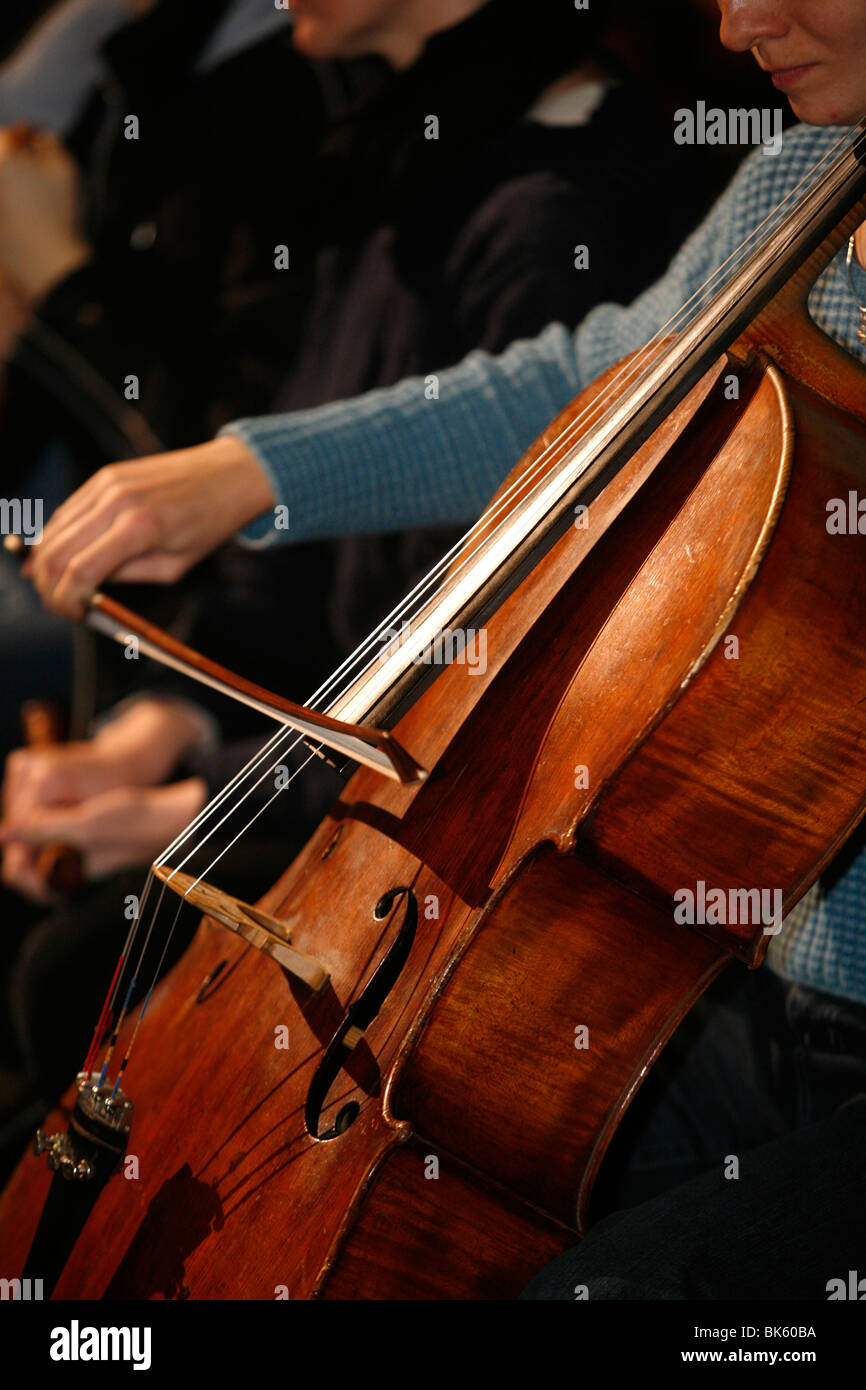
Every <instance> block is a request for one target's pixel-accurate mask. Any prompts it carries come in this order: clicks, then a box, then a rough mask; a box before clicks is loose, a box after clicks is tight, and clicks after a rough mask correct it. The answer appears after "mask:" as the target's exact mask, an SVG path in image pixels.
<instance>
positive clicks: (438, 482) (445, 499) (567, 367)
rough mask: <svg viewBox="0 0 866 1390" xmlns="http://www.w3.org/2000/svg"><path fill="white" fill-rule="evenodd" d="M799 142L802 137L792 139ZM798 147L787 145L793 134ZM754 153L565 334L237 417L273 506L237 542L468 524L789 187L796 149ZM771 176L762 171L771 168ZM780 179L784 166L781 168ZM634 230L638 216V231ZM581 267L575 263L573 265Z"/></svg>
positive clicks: (234, 426)
mask: <svg viewBox="0 0 866 1390" xmlns="http://www.w3.org/2000/svg"><path fill="white" fill-rule="evenodd" d="M794 143H795V145H796V142H794ZM789 148H790V145H789ZM783 162H786V161H785V157H784V155H783V156H782V157H781V158H779V159H774V160H772V161H770V160H768V159H767V158H766V157H764V156H763V152H762V151H761V150H757V151H755V152H754V153H753V154H752V155H750V156H749V157H748V158H747V159H746V160H744V162H743V164H742V165H741V166H740V169H739V171H738V172H737V174H736V175H735V177H734V179H733V181H732V183H731V184H730V185H729V187H728V189H727V190H726V191H725V193H723V194H722V196H721V198H720V199H719V200H718V201H717V202H716V204H715V206H714V207H713V208H712V209H711V211H710V212H709V214H708V215H707V217H706V218H705V220H704V222H703V223H702V224H701V225H700V227H698V228H697V229H696V230H695V231H694V232H693V233H692V235H691V236H690V237H689V238H688V240H687V241H686V242H685V243H684V244H683V246H682V247H681V249H680V251H679V252H678V253H677V255H676V256H675V257H674V259H673V261H672V262H671V264H670V266H669V267H668V270H667V271H666V272H665V274H664V275H663V276H662V278H661V279H660V280H658V281H657V282H656V283H655V285H653V286H651V287H650V288H649V289H648V290H646V291H645V292H644V293H643V294H642V295H641V296H640V297H639V298H638V299H636V300H635V301H634V303H632V304H631V305H630V306H629V307H627V308H625V307H623V306H621V305H616V304H602V305H599V306H597V307H596V308H595V309H593V310H592V311H591V312H590V313H589V314H588V315H587V316H586V318H585V319H584V320H583V322H582V323H581V324H580V325H579V327H578V328H577V329H576V330H575V331H574V332H571V331H569V330H568V329H567V328H565V327H564V326H563V325H562V324H551V325H550V326H549V327H547V328H546V329H545V330H544V331H543V332H542V333H541V334H539V335H538V336H537V337H536V338H533V339H525V340H521V341H519V342H515V343H512V345H511V346H510V347H509V348H508V349H507V350H506V351H505V352H503V353H501V354H500V355H499V356H495V357H494V356H491V355H490V354H488V353H485V352H479V351H476V352H471V353H470V354H469V355H468V356H467V357H465V358H464V359H463V361H462V362H461V363H459V364H458V365H457V366H455V367H452V368H449V369H448V370H447V371H443V372H441V373H439V374H437V375H435V376H433V375H431V376H428V377H426V378H425V377H420V376H419V377H410V378H407V379H406V380H405V381H402V382H400V383H399V384H398V385H396V386H393V387H388V388H386V389H384V390H377V391H371V392H368V393H366V394H364V395H362V396H358V397H356V398H354V399H352V400H349V401H340V402H337V403H335V404H332V405H326V406H321V407H318V408H316V409H314V410H304V411H297V412H293V413H291V414H286V415H272V416H265V417H262V418H258V419H246V420H238V421H234V422H233V423H231V424H229V425H227V426H225V428H224V430H223V431H222V433H224V434H225V433H230V434H234V435H236V436H238V437H239V438H240V439H242V440H243V442H244V443H245V444H246V445H247V446H248V448H250V449H251V450H252V452H253V453H254V454H255V456H256V458H257V459H258V460H259V462H260V464H261V466H262V468H263V469H264V471H265V473H266V475H267V477H268V480H269V482H270V483H271V486H272V489H273V492H274V496H275V497H276V499H277V502H278V504H281V505H283V506H285V507H288V509H289V520H288V526H287V527H286V526H285V521H284V514H283V518H281V525H280V529H278V528H277V527H275V525H274V517H273V516H272V515H271V514H269V513H266V514H264V515H263V516H261V517H258V518H256V519H255V520H254V521H253V522H251V523H250V525H249V526H247V527H246V528H245V530H244V531H242V532H241V533H240V536H239V539H240V541H241V543H242V544H245V545H247V546H251V547H260V548H266V547H270V546H273V545H279V544H286V543H292V542H297V541H304V540H312V539H317V538H324V537H331V536H336V535H342V534H346V533H361V532H377V531H380V532H381V531H394V530H400V529H403V528H407V527H415V526H434V525H447V524H454V523H458V524H464V523H468V522H471V521H472V520H473V519H474V518H475V517H476V516H477V515H478V514H479V512H480V511H481V509H482V508H483V507H484V505H485V504H486V502H487V501H488V499H489V498H490V496H491V494H492V493H493V492H494V491H495V490H496V488H497V487H498V485H499V484H500V482H501V481H502V479H503V478H504V477H505V476H506V474H507V473H508V472H509V470H510V469H511V468H512V467H513V465H514V464H515V462H516V461H517V460H518V458H519V457H520V455H521V454H522V453H523V451H524V450H525V449H526V448H527V447H528V446H529V445H530V444H531V443H532V441H533V440H534V439H535V438H536V437H537V436H538V434H539V433H540V432H541V430H542V429H543V428H544V427H545V426H546V425H547V424H549V422H550V420H551V419H552V418H553V416H554V415H555V414H556V413H557V412H558V411H560V410H561V409H562V408H563V407H564V406H566V405H567V404H568V402H569V401H570V400H572V399H573V398H574V396H575V395H577V394H578V392H579V391H580V390H582V388H583V387H584V386H585V385H587V384H588V383H589V382H591V381H592V380H593V379H594V378H595V377H596V376H597V375H598V374H599V373H600V372H601V371H603V370H604V369H605V368H606V367H608V366H610V365H611V364H612V363H614V362H616V361H618V360H619V359H620V358H622V357H624V356H625V355H626V354H627V353H630V352H633V351H635V350H637V349H638V348H639V347H641V346H642V345H643V344H644V343H646V342H647V341H648V340H649V339H650V338H651V337H652V336H653V335H654V334H656V333H658V332H670V331H673V327H674V326H675V324H673V323H672V321H673V320H675V316H677V315H678V313H679V311H680V310H681V308H682V306H683V305H684V304H685V303H686V301H687V300H689V299H690V297H691V296H692V295H695V294H700V293H701V292H702V291H704V293H706V292H705V289H704V287H705V286H707V283H708V282H710V288H712V284H713V278H714V276H715V273H716V272H717V271H718V270H719V268H720V267H722V266H723V265H724V263H725V262H726V261H727V259H728V257H729V256H731V255H732V253H733V252H734V251H736V249H737V248H738V247H739V245H740V243H741V241H742V240H743V238H744V237H745V236H746V235H747V234H748V232H749V230H750V229H751V228H752V227H753V226H754V225H755V223H757V222H760V220H761V218H760V216H759V215H758V216H755V215H754V214H755V213H756V211H759V210H760V209H761V208H762V207H763V205H764V204H765V203H766V194H767V191H768V188H767V185H768V183H771V184H772V185H773V189H772V190H771V191H772V192H775V191H776V190H777V189H778V187H779V186H780V185H781V186H783V187H784V186H785V185H786V184H787V186H788V187H792V186H793V184H794V183H795V182H796V179H797V176H798V174H799V172H800V168H799V162H798V160H797V159H796V158H794V159H789V160H788V161H787V162H786V163H787V167H786V168H785V169H784V170H782V169H780V168H779V167H778V166H779V165H781V164H783ZM769 164H772V165H775V166H776V168H774V169H773V171H772V173H773V175H774V176H775V177H774V178H772V179H771V180H768V179H767V174H768V172H769V170H768V169H767V165H769ZM780 176H781V177H780ZM639 234H640V227H639V224H638V225H636V228H635V235H636V236H637V235H639ZM576 273H577V272H576Z"/></svg>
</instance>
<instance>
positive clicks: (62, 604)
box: [24, 435, 274, 618]
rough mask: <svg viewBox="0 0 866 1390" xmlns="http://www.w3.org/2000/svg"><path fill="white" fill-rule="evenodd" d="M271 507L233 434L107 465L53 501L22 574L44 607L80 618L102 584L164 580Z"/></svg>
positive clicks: (265, 485)
mask: <svg viewBox="0 0 866 1390" xmlns="http://www.w3.org/2000/svg"><path fill="white" fill-rule="evenodd" d="M273 505H274V496H273V493H272V490H271V486H270V483H269V482H268V479H267V477H266V476H265V473H264V472H263V470H262V468H261V466H260V464H259V463H258V461H257V459H256V457H255V455H254V454H252V453H251V452H250V450H249V449H248V448H247V447H246V445H245V444H243V443H242V442H241V441H240V440H239V439H237V438H235V436H233V435H223V436H221V437H220V438H219V439H214V440H212V441H211V442H210V443H207V444H199V445H196V446H195V447H194V448H191V449H177V450H175V451H173V452H172V453H168V454H154V455H151V456H150V457H148V458H143V459H135V460H133V461H132V462H129V463H115V464H110V465H109V466H108V467H107V468H101V469H100V470H99V472H98V473H94V475H93V477H92V478H89V479H88V481H87V482H86V483H85V484H84V485H83V487H80V488H79V489H78V491H77V492H74V493H73V494H72V496H71V497H69V498H68V499H67V501H66V502H64V503H63V505H62V506H61V507H58V509H57V511H56V512H55V513H54V515H53V516H52V517H51V520H50V521H49V522H48V525H47V526H46V527H45V530H44V531H43V533H42V540H41V541H40V543H39V544H38V545H37V546H35V547H33V551H32V552H31V555H30V558H29V559H28V561H27V564H26V565H25V566H24V573H25V574H26V575H27V576H28V577H30V578H32V580H33V582H34V584H35V585H36V588H37V589H38V591H39V594H40V596H41V598H42V600H43V602H44V604H45V606H46V607H47V608H50V609H51V610H52V612H54V613H59V614H60V615H61V616H62V617H65V618H81V617H82V616H83V614H84V611H85V608H86V606H87V602H88V600H89V598H90V597H91V595H92V594H93V593H94V592H95V590H96V589H97V588H98V587H99V585H100V584H101V583H102V582H103V581H104V580H106V579H112V580H120V581H125V582H128V583H131V584H132V583H156V584H173V583H174V582H175V581H176V580H177V579H179V578H180V577H181V575H183V574H185V573H186V571H187V570H188V569H190V568H191V567H192V566H193V565H194V564H196V563H197V562H198V561H199V560H201V559H202V558H203V557H204V556H205V555H207V554H208V553H209V552H210V551H211V550H214V549H215V548H216V546H218V545H219V544H220V543H221V542H222V541H224V540H226V539H227V538H228V537H229V536H231V535H233V534H234V532H235V531H237V530H239V529H240V528H241V527H242V526H245V525H246V523H247V522H248V521H251V520H252V519H253V517H255V516H259V515H260V514H261V513H262V512H264V511H267V510H268V509H269V508H270V507H272V506H273Z"/></svg>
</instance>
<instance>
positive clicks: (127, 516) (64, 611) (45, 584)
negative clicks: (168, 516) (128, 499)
mask: <svg viewBox="0 0 866 1390" xmlns="http://www.w3.org/2000/svg"><path fill="white" fill-rule="evenodd" d="M96 529H97V531H98V534H97V535H96V536H95V537H94V538H93V539H91V536H92V533H93V530H94V527H93V526H87V527H79V526H70V527H68V528H66V529H65V531H64V532H63V533H61V535H60V536H59V537H58V539H57V540H56V542H54V544H53V545H52V547H51V549H50V550H48V551H47V552H46V553H45V554H40V553H39V551H37V554H36V555H35V556H34V559H33V563H32V577H33V580H34V583H35V584H36V587H37V589H38V590H39V594H40V596H41V598H42V601H43V603H44V604H45V606H46V607H47V608H50V609H51V611H52V612H53V613H59V614H60V615H61V617H64V618H81V617H82V616H83V615H84V612H85V610H86V608H87V603H88V600H89V599H90V597H91V596H92V594H93V593H94V592H95V591H96V589H97V588H98V587H99V585H100V584H101V583H102V581H103V580H104V579H106V578H107V577H108V576H109V575H114V574H115V572H116V571H118V570H119V569H120V567H121V566H123V565H125V564H126V563H128V561H129V560H130V558H131V557H135V556H138V555H143V554H147V553H148V551H150V550H151V549H152V546H153V542H154V538H155V532H156V527H155V525H154V523H153V519H152V517H151V515H150V513H149V512H148V511H147V509H146V508H131V509H128V510H126V511H121V512H120V514H119V515H117V516H116V517H114V518H113V519H111V520H110V521H109V523H108V526H107V529H101V528H99V527H97V528H96ZM40 549H41V547H40Z"/></svg>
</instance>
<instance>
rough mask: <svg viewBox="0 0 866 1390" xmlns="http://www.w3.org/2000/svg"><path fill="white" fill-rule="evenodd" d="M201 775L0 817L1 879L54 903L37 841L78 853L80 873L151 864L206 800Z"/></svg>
mask: <svg viewBox="0 0 866 1390" xmlns="http://www.w3.org/2000/svg"><path fill="white" fill-rule="evenodd" d="M206 796H207V788H206V784H205V782H204V781H203V780H202V778H200V777H189V778H187V779H186V780H185V781H183V782H174V783H172V784H171V785H170V786H165V787H115V788H113V789H112V790H111V791H108V792H101V793H99V794H98V795H97V796H91V797H88V798H87V799H86V800H85V801H80V802H78V803H77V804H76V805H74V806H34V807H31V808H30V809H29V810H25V811H22V812H21V813H20V814H19V815H17V816H13V817H7V818H6V819H4V820H3V821H2V822H0V845H2V846H3V882H4V883H6V884H7V885H8V886H9V887H10V888H14V889H16V890H17V891H18V892H19V893H22V894H23V895H24V896H25V897H27V898H29V899H30V900H31V901H33V902H36V903H43V904H46V905H48V904H50V903H53V902H55V901H56V900H57V899H56V896H55V895H54V894H52V892H51V891H50V889H48V888H47V887H46V885H45V883H44V882H43V880H42V879H41V877H40V875H39V873H38V870H37V867H36V864H37V851H38V849H39V848H40V847H41V846H42V845H51V844H63V845H70V846H72V847H73V848H74V849H78V850H80V852H81V855H82V861H83V865H84V877H85V878H86V879H88V880H93V879H101V878H106V877H107V876H108V875H109V874H113V873H118V872H119V871H120V870H121V869H129V868H137V867H141V866H143V865H145V864H150V863H151V862H152V861H153V859H154V858H155V857H156V856H157V855H158V854H160V853H161V851H162V850H164V849H165V847H166V845H168V844H170V843H171V841H172V840H174V839H175V838H176V837H177V836H178V835H179V834H180V833H181V831H182V830H184V829H185V827H186V826H187V825H189V823H190V821H191V820H193V819H194V818H195V816H197V815H198V813H199V811H200V810H201V809H202V807H203V806H204V804H205V800H206Z"/></svg>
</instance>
